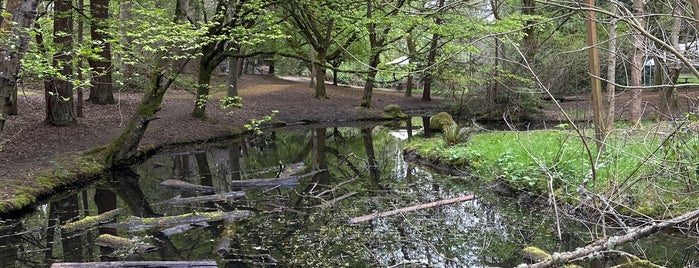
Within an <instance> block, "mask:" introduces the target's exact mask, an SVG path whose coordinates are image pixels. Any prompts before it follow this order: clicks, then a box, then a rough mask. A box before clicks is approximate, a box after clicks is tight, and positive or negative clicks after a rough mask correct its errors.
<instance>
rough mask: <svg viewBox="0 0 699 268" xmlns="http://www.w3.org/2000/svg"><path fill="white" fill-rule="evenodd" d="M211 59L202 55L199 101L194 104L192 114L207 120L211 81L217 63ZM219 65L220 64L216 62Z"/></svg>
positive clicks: (198, 82) (198, 84) (199, 76)
mask: <svg viewBox="0 0 699 268" xmlns="http://www.w3.org/2000/svg"><path fill="white" fill-rule="evenodd" d="M212 65H213V64H211V62H210V61H209V60H205V59H204V57H202V59H201V61H200V62H199V75H198V79H197V102H196V103H195V105H194V110H193V111H192V116H194V117H195V118H199V119H201V120H206V103H207V102H208V98H209V89H210V85H209V84H210V83H211V73H212V72H213V71H214V68H215V67H216V66H215V65H213V67H212ZM216 65H218V64H216Z"/></svg>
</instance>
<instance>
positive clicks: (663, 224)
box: [517, 209, 699, 268]
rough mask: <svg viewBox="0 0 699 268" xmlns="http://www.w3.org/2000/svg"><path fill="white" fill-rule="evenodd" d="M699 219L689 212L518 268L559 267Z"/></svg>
mask: <svg viewBox="0 0 699 268" xmlns="http://www.w3.org/2000/svg"><path fill="white" fill-rule="evenodd" d="M697 217H699V209H698V210H694V211H691V212H687V213H685V214H682V215H680V216H677V217H675V218H672V219H669V220H665V221H658V222H653V223H651V224H650V225H647V226H644V227H639V228H636V229H633V230H631V231H629V232H628V233H626V234H625V235H619V236H612V237H609V238H607V239H604V240H599V241H596V242H594V243H592V244H590V245H588V246H585V247H582V248H577V249H575V250H574V251H568V252H563V253H554V254H552V255H551V258H550V259H547V260H543V261H540V262H537V263H534V264H531V265H527V264H520V265H519V266H517V267H528V268H542V267H557V266H558V265H559V264H564V263H567V262H570V261H573V260H576V259H579V258H583V257H586V256H590V255H592V254H595V253H597V252H602V251H606V250H610V249H613V248H614V247H616V246H619V245H621V244H625V243H628V242H633V241H636V240H638V239H640V238H643V237H646V236H648V235H651V234H653V233H655V232H657V231H660V230H662V229H665V228H669V227H672V226H673V225H675V224H679V223H684V222H686V221H689V220H692V219H695V218H697Z"/></svg>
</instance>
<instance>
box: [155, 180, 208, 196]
mask: <svg viewBox="0 0 699 268" xmlns="http://www.w3.org/2000/svg"><path fill="white" fill-rule="evenodd" d="M160 188H162V189H168V190H177V191H190V192H202V193H213V192H215V191H216V190H215V189H214V187H211V186H204V185H198V184H192V183H189V182H184V181H181V180H175V179H167V180H164V181H163V182H161V183H160Z"/></svg>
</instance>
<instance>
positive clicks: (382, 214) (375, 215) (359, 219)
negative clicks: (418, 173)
mask: <svg viewBox="0 0 699 268" xmlns="http://www.w3.org/2000/svg"><path fill="white" fill-rule="evenodd" d="M476 198H477V197H476V196H475V195H465V196H461V197H456V198H451V199H445V200H440V201H436V202H431V203H426V204H422V205H416V206H411V207H404V208H399V209H394V210H389V211H384V212H379V213H373V214H369V215H365V216H361V217H356V218H352V219H350V220H349V223H359V222H365V221H370V220H373V219H376V218H383V217H387V216H391V215H395V214H398V213H403V212H411V211H415V210H420V209H426V208H431V207H436V206H441V205H446V204H451V203H456V202H461V201H468V200H472V199H476Z"/></svg>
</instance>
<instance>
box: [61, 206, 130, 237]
mask: <svg viewBox="0 0 699 268" xmlns="http://www.w3.org/2000/svg"><path fill="white" fill-rule="evenodd" d="M122 211H123V209H121V208H117V209H113V210H110V211H107V212H105V213H102V214H99V215H96V216H87V217H85V218H83V219H80V220H77V221H74V222H70V223H67V224H66V225H63V227H61V229H62V230H63V231H64V232H66V233H71V232H75V231H77V230H87V229H90V228H92V227H95V226H97V225H99V224H100V223H106V222H108V221H110V220H113V219H114V218H116V217H117V216H119V214H120V213H121V212H122Z"/></svg>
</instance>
